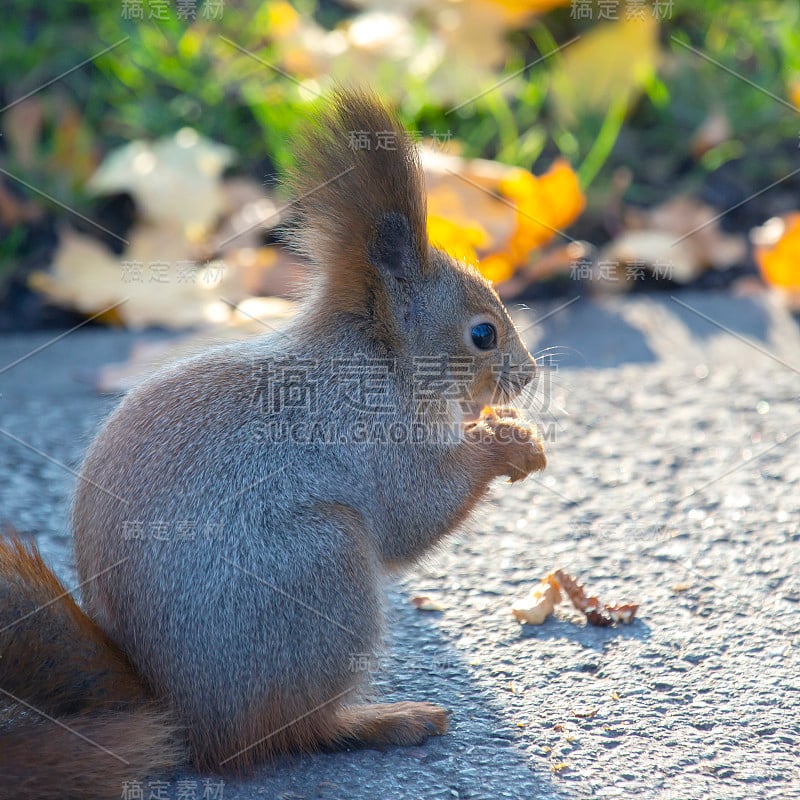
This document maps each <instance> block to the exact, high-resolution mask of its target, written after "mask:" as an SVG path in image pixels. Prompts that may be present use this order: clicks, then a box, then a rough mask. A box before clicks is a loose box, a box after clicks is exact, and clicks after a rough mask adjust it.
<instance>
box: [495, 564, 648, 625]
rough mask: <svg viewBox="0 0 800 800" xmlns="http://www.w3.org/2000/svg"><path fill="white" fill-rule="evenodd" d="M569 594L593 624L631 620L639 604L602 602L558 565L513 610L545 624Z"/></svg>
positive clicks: (528, 621)
mask: <svg viewBox="0 0 800 800" xmlns="http://www.w3.org/2000/svg"><path fill="white" fill-rule="evenodd" d="M562 591H563V592H564V594H566V595H567V597H568V598H569V599H570V601H571V602H572V605H573V606H575V608H577V609H578V610H579V611H581V612H582V613H583V614H585V616H586V619H587V621H588V622H589V624H591V625H598V626H608V625H613V624H615V623H622V624H628V623H630V622H632V621H633V619H634V617H635V616H636V611H637V610H638V608H639V606H638V605H636V604H633V603H627V604H624V605H609V604H608V603H606V604H601V603H600V601H599V600H598V599H597V598H596V597H588V596H587V595H586V593H585V592H584V589H583V586H581V585H580V584H579V583H578V582H577V581H576V580H575V578H573V577H572V576H571V575H570V574H568V573H566V572H564V571H563V570H560V569H557V570H555V571H554V572H551V573H550V574H549V575H547V577H545V578H544V579H543V580H541V581H540V582H539V584H538V585H537V586H535V587H534V588H533V589H532V590H531V593H530V594H529V595H528V597H527V598H525V600H523V601H520V602H517V603H515V604H514V605H513V606H512V609H511V613H512V614H513V615H514V617H515V618H516V619H517V620H518V621H519V622H524V623H526V624H529V625H541V624H542V623H543V622H544V621H545V620H546V619H547V617H549V616H550V615H551V614H552V613H553V610H554V608H555V606H556V605H557V604H558V603H559V602H561V592H562Z"/></svg>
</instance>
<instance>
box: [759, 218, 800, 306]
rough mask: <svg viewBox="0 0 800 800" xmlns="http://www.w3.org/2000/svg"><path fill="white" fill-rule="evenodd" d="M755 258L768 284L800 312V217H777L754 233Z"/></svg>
mask: <svg viewBox="0 0 800 800" xmlns="http://www.w3.org/2000/svg"><path fill="white" fill-rule="evenodd" d="M752 239H753V244H754V245H755V247H754V255H755V259H756V263H757V264H758V267H759V269H760V270H761V275H762V277H763V278H764V280H765V282H766V283H767V284H768V285H769V286H772V287H773V288H775V289H777V290H778V291H780V292H781V293H782V294H783V295H784V298H785V299H786V302H787V304H788V306H789V307H790V308H792V309H795V310H800V213H797V212H795V213H793V214H787V215H786V216H785V217H773V218H772V219H770V220H768V221H767V222H766V223H765V224H764V225H762V226H761V227H760V228H757V229H756V230H755V231H753V233H752Z"/></svg>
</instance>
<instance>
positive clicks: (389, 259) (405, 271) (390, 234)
mask: <svg viewBox="0 0 800 800" xmlns="http://www.w3.org/2000/svg"><path fill="white" fill-rule="evenodd" d="M368 258H369V262H370V263H371V264H372V266H373V267H375V268H376V269H377V270H380V271H381V272H382V273H384V274H388V275H391V276H392V277H393V278H396V279H397V280H401V281H402V280H408V279H409V278H412V277H413V276H414V275H415V274H417V273H418V272H419V269H420V264H419V254H418V253H417V252H416V243H415V240H414V235H413V233H412V231H411V225H410V224H409V222H408V219H406V217H405V216H404V215H403V214H399V213H398V212H396V211H389V212H388V213H386V214H384V215H383V216H382V217H381V218H380V219H379V220H378V223H377V225H376V228H375V231H374V233H373V236H372V241H371V242H370V244H369V248H368Z"/></svg>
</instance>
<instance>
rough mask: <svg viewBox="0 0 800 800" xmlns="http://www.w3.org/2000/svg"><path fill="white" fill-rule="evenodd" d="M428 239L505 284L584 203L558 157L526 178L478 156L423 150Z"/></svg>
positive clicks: (522, 172) (566, 166)
mask: <svg viewBox="0 0 800 800" xmlns="http://www.w3.org/2000/svg"><path fill="white" fill-rule="evenodd" d="M421 155H422V164H423V169H424V170H425V178H426V185H427V187H428V215H429V216H428V232H429V236H430V238H431V241H432V242H433V243H434V244H435V245H437V246H439V247H441V248H442V249H444V250H445V251H447V252H448V253H450V254H451V255H453V256H454V257H456V258H460V259H463V260H466V261H468V262H471V263H476V262H477V264H478V268H479V269H480V271H481V272H482V273H483V275H484V276H485V277H487V278H488V279H489V280H491V281H493V282H495V283H501V282H504V281H508V280H509V279H510V278H511V277H512V276H513V274H514V273H515V271H516V270H517V269H518V268H520V267H522V266H523V265H527V263H528V262H529V260H530V256H531V254H532V253H533V252H534V251H535V250H537V249H539V248H540V247H542V246H543V245H544V244H546V243H547V242H549V241H550V240H551V239H552V238H553V237H554V236H556V235H557V234H558V232H559V231H560V230H561V229H563V228H565V227H567V226H568V225H569V224H571V223H572V222H573V221H574V220H575V219H576V218H577V217H578V216H579V215H580V213H581V212H582V211H583V208H584V205H585V198H584V196H583V193H582V192H581V189H580V186H579V185H578V180H577V176H576V175H575V173H574V172H573V171H572V168H571V167H570V166H569V164H568V163H567V162H566V161H564V160H563V159H559V160H557V161H555V162H554V163H553V165H552V166H551V167H550V169H549V170H548V171H547V172H545V173H544V174H543V175H539V176H536V175H533V174H531V173H530V172H528V171H527V170H524V169H520V168H518V167H509V166H507V165H505V164H500V163H498V162H496V161H487V160H485V159H471V160H470V159H464V158H461V157H460V156H456V155H453V154H449V153H442V152H439V151H434V150H431V149H429V148H423V149H422V152H421Z"/></svg>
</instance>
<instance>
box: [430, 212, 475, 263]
mask: <svg viewBox="0 0 800 800" xmlns="http://www.w3.org/2000/svg"><path fill="white" fill-rule="evenodd" d="M428 238H429V239H430V240H431V243H432V244H433V245H434V247H438V248H440V249H441V250H444V251H445V252H446V253H449V254H450V255H451V256H453V258H458V259H460V260H462V261H466V262H467V263H469V264H477V262H478V253H477V251H478V249H479V248H483V247H486V246H487V245H488V244H489V241H490V239H489V234H488V233H487V232H486V229H485V228H484V227H483V226H482V225H481V224H480V223H479V222H474V221H471V220H457V219H448V218H447V217H442V216H439V215H438V214H428Z"/></svg>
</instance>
